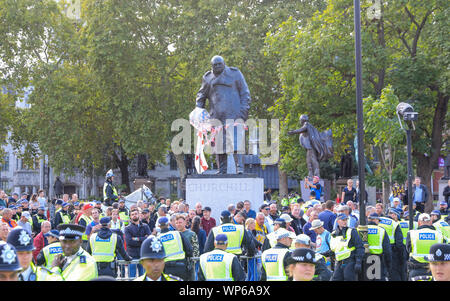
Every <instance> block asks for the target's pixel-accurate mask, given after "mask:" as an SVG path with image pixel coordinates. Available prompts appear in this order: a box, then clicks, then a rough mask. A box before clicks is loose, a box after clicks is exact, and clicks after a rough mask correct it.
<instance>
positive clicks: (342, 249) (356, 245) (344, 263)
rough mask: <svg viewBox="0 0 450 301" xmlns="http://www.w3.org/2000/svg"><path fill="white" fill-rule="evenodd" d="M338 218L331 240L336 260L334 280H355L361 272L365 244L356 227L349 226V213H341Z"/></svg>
mask: <svg viewBox="0 0 450 301" xmlns="http://www.w3.org/2000/svg"><path fill="white" fill-rule="evenodd" d="M336 220H337V228H336V230H334V231H333V232H332V233H331V240H330V247H331V250H332V251H333V252H334V257H335V261H336V267H335V269H334V273H333V276H332V281H343V280H345V281H355V280H356V276H357V275H358V274H359V273H361V263H362V259H363V257H364V245H363V242H362V240H361V238H360V237H359V234H358V232H357V231H356V229H353V228H349V227H348V226H347V225H348V215H346V214H345V213H341V214H339V215H338V216H337V217H336Z"/></svg>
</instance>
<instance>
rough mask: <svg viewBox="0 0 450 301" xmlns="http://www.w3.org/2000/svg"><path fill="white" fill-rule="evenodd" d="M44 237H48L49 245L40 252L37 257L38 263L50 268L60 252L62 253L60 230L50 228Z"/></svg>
mask: <svg viewBox="0 0 450 301" xmlns="http://www.w3.org/2000/svg"><path fill="white" fill-rule="evenodd" d="M44 237H46V238H47V241H48V245H46V246H45V247H44V248H43V249H42V250H41V251H40V252H39V254H38V256H37V257H36V264H37V265H39V266H44V267H46V268H48V269H50V268H51V267H52V262H53V260H54V259H55V257H56V256H57V255H58V254H62V248H61V243H60V242H59V231H58V230H56V229H53V230H50V231H48V232H47V233H45V234H44Z"/></svg>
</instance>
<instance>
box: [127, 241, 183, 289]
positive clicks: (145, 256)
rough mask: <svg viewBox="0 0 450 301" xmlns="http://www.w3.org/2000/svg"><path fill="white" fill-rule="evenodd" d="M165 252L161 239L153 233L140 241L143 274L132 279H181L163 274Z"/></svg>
mask: <svg viewBox="0 0 450 301" xmlns="http://www.w3.org/2000/svg"><path fill="white" fill-rule="evenodd" d="M165 258H166V252H165V250H164V247H163V244H162V242H161V240H160V239H159V238H157V237H155V236H153V235H150V236H149V237H147V238H146V239H145V240H144V242H143V243H142V247H141V251H140V263H141V265H142V266H143V267H144V269H145V273H144V275H142V276H140V277H138V278H136V279H134V281H181V280H182V279H181V278H179V277H176V276H173V275H171V274H164V272H163V271H164V268H165V260H164V259H165Z"/></svg>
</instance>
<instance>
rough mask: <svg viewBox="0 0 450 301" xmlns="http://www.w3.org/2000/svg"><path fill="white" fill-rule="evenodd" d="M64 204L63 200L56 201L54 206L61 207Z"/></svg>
mask: <svg viewBox="0 0 450 301" xmlns="http://www.w3.org/2000/svg"><path fill="white" fill-rule="evenodd" d="M63 203H64V201H63V200H56V202H55V205H62V204H63Z"/></svg>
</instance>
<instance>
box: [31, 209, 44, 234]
mask: <svg viewBox="0 0 450 301" xmlns="http://www.w3.org/2000/svg"><path fill="white" fill-rule="evenodd" d="M44 212H45V207H39V208H38V211H37V213H36V214H35V215H33V216H32V218H31V224H32V225H33V227H32V232H33V233H35V234H37V233H39V232H41V225H42V222H44V221H46V220H47V217H46V216H45V215H44Z"/></svg>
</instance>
